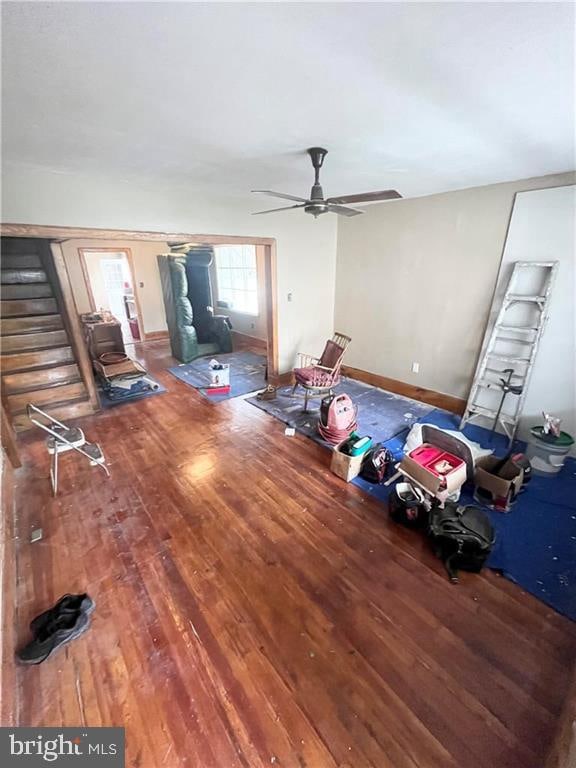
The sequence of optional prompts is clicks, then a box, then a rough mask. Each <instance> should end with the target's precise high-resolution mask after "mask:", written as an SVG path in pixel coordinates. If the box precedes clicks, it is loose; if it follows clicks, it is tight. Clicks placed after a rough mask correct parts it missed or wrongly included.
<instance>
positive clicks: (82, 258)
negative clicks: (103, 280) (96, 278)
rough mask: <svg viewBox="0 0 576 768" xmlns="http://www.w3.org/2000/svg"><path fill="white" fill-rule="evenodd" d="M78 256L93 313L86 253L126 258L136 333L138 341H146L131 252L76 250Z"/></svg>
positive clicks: (120, 249)
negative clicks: (133, 304) (109, 254)
mask: <svg viewBox="0 0 576 768" xmlns="http://www.w3.org/2000/svg"><path fill="white" fill-rule="evenodd" d="M78 253H79V255H80V266H81V267H82V274H83V275H84V282H85V283H86V291H87V293H88V300H89V302H90V306H91V308H92V311H93V312H97V311H98V308H97V306H96V302H95V301H94V294H93V293H92V285H91V283H90V273H89V272H88V265H87V263H86V253H123V254H124V256H126V261H127V263H128V271H129V272H130V277H131V279H132V290H133V291H134V301H135V302H136V320H137V322H138V331H139V332H140V339H141V340H142V341H145V340H146V336H145V334H144V321H143V319H142V306H141V305H140V297H139V296H138V286H137V284H136V274H135V272H134V260H133V257H132V251H131V250H130V248H125V247H121V246H119V247H118V248H110V247H107V248H104V247H102V248H92V247H91V248H78Z"/></svg>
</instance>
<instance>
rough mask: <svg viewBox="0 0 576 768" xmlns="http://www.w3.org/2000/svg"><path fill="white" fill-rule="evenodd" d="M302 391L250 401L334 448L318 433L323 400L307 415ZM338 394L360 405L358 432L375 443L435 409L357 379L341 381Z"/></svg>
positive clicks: (311, 404) (311, 403) (310, 407)
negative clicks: (274, 397) (368, 436)
mask: <svg viewBox="0 0 576 768" xmlns="http://www.w3.org/2000/svg"><path fill="white" fill-rule="evenodd" d="M302 392H303V390H302V389H301V388H298V390H296V395H297V396H295V397H293V396H292V387H282V388H280V389H279V390H278V396H277V398H276V399H275V400H264V401H260V400H257V399H256V398H255V397H251V398H249V399H248V402H249V403H251V404H252V405H255V406H256V407H257V408H260V409H261V410H263V411H266V413H269V414H271V415H272V416H274V417H275V418H277V419H279V420H280V421H283V422H284V423H285V424H288V426H290V427H294V428H295V429H296V431H297V432H301V433H302V434H303V435H306V436H307V437H309V438H311V439H312V440H314V441H315V442H317V443H320V445H325V446H326V447H331V446H330V445H329V443H327V442H325V441H324V440H323V439H322V437H321V436H320V434H319V433H318V430H317V427H316V425H317V423H318V416H319V410H320V400H319V399H315V400H310V401H309V403H308V412H304V399H303V397H300V396H298V395H301V394H302ZM335 392H336V393H340V392H346V394H348V395H349V396H350V397H351V398H352V400H353V402H354V403H355V404H356V405H357V406H358V430H357V431H358V433H359V434H361V435H370V436H371V437H372V438H373V440H374V441H375V442H384V441H386V440H389V439H390V438H392V437H394V435H396V434H398V433H399V432H405V431H407V429H409V428H410V427H411V426H412V424H414V423H415V422H417V421H418V420H419V419H420V418H422V417H423V416H425V415H426V414H427V413H430V412H431V411H433V410H434V409H433V408H432V407H431V406H430V405H426V404H425V403H419V402H418V401H417V400H410V399H409V398H408V397H402V396H400V395H394V394H392V393H391V392H385V391H384V390H383V389H378V388H377V387H372V386H370V384H364V383H362V382H360V381H355V380H354V379H346V378H344V379H342V381H341V383H340V384H339V385H338V386H337V387H335Z"/></svg>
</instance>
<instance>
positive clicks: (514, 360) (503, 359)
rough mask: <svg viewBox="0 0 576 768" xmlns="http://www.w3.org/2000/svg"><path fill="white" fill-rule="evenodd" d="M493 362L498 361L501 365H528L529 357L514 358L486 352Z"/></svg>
mask: <svg viewBox="0 0 576 768" xmlns="http://www.w3.org/2000/svg"><path fill="white" fill-rule="evenodd" d="M488 355H489V356H490V357H491V358H492V359H493V360H500V361H501V362H503V363H529V362H530V358H529V357H514V355H501V354H499V353H498V352H488Z"/></svg>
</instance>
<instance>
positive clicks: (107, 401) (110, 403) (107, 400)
mask: <svg viewBox="0 0 576 768" xmlns="http://www.w3.org/2000/svg"><path fill="white" fill-rule="evenodd" d="M146 378H148V379H150V380H151V381H153V382H154V383H155V384H156V386H157V389H152V390H149V391H148V392H138V393H137V394H133V395H130V396H129V397H123V398H122V399H113V398H111V397H109V395H108V393H107V392H106V390H105V389H103V388H102V387H99V388H98V393H99V395H100V402H101V404H102V408H114V407H115V406H117V405H124V404H125V403H134V402H135V401H136V400H144V398H147V397H154V395H161V394H163V393H164V392H167V391H168V390H167V389H166V387H165V386H163V385H162V384H160V382H159V381H156V379H154V378H153V377H152V376H147V377H146Z"/></svg>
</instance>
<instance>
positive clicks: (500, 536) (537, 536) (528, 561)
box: [352, 410, 576, 621]
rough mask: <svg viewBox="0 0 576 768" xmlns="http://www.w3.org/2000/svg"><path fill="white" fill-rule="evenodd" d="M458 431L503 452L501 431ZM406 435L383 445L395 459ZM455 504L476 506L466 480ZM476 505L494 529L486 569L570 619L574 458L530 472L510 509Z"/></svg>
mask: <svg viewBox="0 0 576 768" xmlns="http://www.w3.org/2000/svg"><path fill="white" fill-rule="evenodd" d="M419 421H420V422H421V423H427V424H435V425H436V426H437V427H441V428H442V429H458V426H459V422H460V417H459V416H455V415H454V414H451V413H448V412H446V411H440V410H434V411H433V412H432V413H430V414H428V415H427V416H425V417H424V418H421V419H419ZM463 432H464V434H465V435H466V436H467V437H468V438H470V440H475V441H476V442H478V443H480V445H481V446H482V447H483V448H490V449H491V450H493V451H494V452H495V454H496V455H498V456H504V455H505V454H506V452H507V445H508V441H507V439H506V438H505V437H504V436H503V435H500V434H496V435H494V436H493V437H492V435H491V434H490V430H488V429H484V428H483V427H479V426H475V425H467V426H466V427H465V428H464V430H463ZM406 434H407V433H400V434H398V435H396V436H395V437H393V438H392V439H391V440H389V441H388V442H387V443H386V447H387V448H389V450H391V451H392V453H393V454H394V456H395V458H396V459H400V458H401V457H402V447H403V445H404V442H405V439H406ZM525 448H526V445H525V443H523V442H521V441H516V442H515V444H514V449H515V450H518V451H523V450H525ZM352 482H353V483H354V484H355V485H357V486H358V487H360V488H362V489H363V490H364V491H366V492H367V493H369V494H370V495H371V496H374V497H375V498H377V499H378V500H380V501H381V502H383V503H384V504H386V503H387V499H388V496H389V494H390V491H391V488H392V487H386V486H381V485H379V486H378V485H376V486H374V485H370V483H367V482H366V481H365V480H362V478H359V477H358V478H356V479H354V480H353V481H352ZM460 503H462V504H474V505H475V506H481V505H479V504H478V502H477V501H475V500H474V498H473V486H472V484H471V483H467V484H466V485H464V487H463V489H462V495H461V497H460ZM482 509H483V510H484V511H485V512H486V514H487V515H488V516H489V517H490V520H491V521H492V524H493V525H494V528H495V530H496V543H495V545H494V549H493V550H492V553H491V555H490V558H489V559H488V563H487V565H488V567H490V568H492V569H494V570H496V571H499V572H501V573H502V575H503V576H505V577H506V578H508V579H510V580H511V581H514V582H516V583H517V584H518V585H519V586H521V587H522V588H523V589H525V590H526V591H527V592H530V594H532V595H534V596H535V597H537V598H539V599H540V600H542V602H544V603H546V604H547V605H549V606H551V607H552V608H554V609H555V610H556V611H558V612H559V613H562V614H564V615H565V616H568V617H569V618H570V619H572V620H573V621H576V459H573V458H568V459H567V460H566V463H565V466H564V468H563V469H562V471H561V472H560V474H558V475H556V476H553V477H538V476H536V475H534V476H533V477H532V479H531V480H530V483H529V484H528V486H527V488H526V490H525V491H524V492H523V493H521V494H520V496H519V497H518V499H517V501H516V503H515V504H514V505H513V507H512V509H511V510H510V512H507V513H502V512H496V511H494V510H492V509H489V508H488V507H484V506H482Z"/></svg>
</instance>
